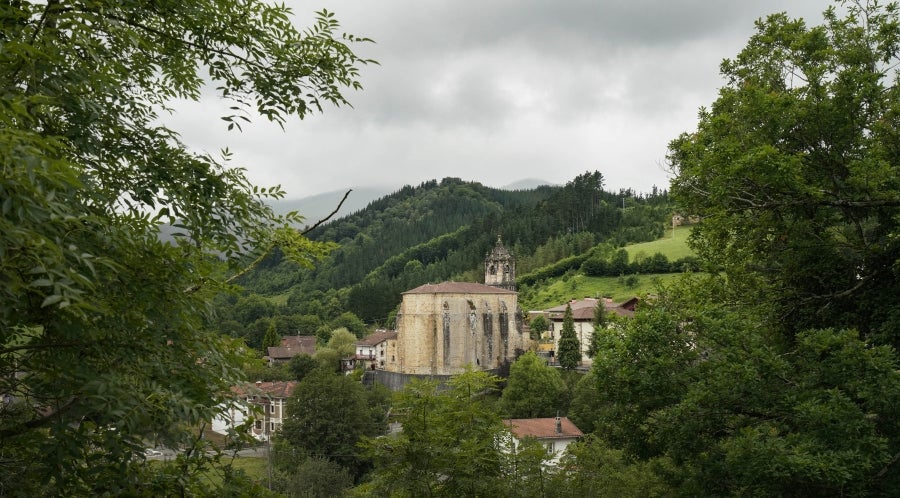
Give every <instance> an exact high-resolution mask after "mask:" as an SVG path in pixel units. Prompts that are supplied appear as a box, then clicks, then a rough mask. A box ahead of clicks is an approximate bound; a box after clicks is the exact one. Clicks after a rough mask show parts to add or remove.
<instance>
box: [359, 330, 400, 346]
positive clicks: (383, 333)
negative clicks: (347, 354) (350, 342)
mask: <svg viewBox="0 0 900 498" xmlns="http://www.w3.org/2000/svg"><path fill="white" fill-rule="evenodd" d="M396 338H397V331H396V330H376V331H375V332H373V333H371V334H369V335H367V336H365V337H363V338H362V339H360V340H358V341H356V345H357V346H374V345H376V344H379V343H381V342H384V341H387V340H389V339H396Z"/></svg>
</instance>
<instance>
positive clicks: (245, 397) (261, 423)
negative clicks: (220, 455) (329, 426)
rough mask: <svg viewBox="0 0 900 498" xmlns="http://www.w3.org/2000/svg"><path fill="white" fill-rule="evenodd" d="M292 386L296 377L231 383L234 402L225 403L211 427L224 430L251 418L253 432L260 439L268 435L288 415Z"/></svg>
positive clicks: (294, 384)
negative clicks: (281, 379) (289, 379)
mask: <svg viewBox="0 0 900 498" xmlns="http://www.w3.org/2000/svg"><path fill="white" fill-rule="evenodd" d="M295 387H297V381H288V382H259V381H257V382H256V383H255V384H246V385H243V386H235V387H233V388H232V392H233V393H234V394H235V399H234V402H233V403H231V404H230V405H228V406H226V407H224V409H223V411H222V413H220V414H219V415H217V416H216V418H214V419H213V420H212V424H211V425H212V430H213V431H215V432H218V433H219V434H227V433H228V430H229V429H232V428H234V427H237V426H240V425H242V424H244V423H245V422H246V421H247V420H248V418H250V419H251V420H252V426H251V427H250V431H251V433H252V434H253V436H254V437H255V438H257V439H260V440H266V439H268V438H269V436H270V435H271V434H272V433H274V432H276V431H277V430H278V429H280V428H281V424H282V423H283V422H284V419H285V418H286V416H287V409H286V407H287V401H288V399H289V398H290V397H291V395H292V394H294V388H295ZM254 408H258V409H259V411H255V410H254Z"/></svg>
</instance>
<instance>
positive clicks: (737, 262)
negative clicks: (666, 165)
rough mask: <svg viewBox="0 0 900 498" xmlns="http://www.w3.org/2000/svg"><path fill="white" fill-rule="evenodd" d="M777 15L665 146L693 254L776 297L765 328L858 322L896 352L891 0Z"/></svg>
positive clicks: (896, 106)
mask: <svg viewBox="0 0 900 498" xmlns="http://www.w3.org/2000/svg"><path fill="white" fill-rule="evenodd" d="M841 3H842V4H844V6H845V7H846V11H847V13H848V15H847V17H846V18H845V19H841V18H839V17H838V16H837V13H836V11H835V10H834V8H829V9H828V10H827V11H826V12H825V22H824V25H821V26H815V27H807V26H806V24H805V23H804V22H803V20H792V19H789V18H788V17H787V16H786V15H784V14H776V15H772V16H769V17H768V18H767V19H764V20H762V19H761V20H759V21H758V22H757V26H756V28H757V33H756V34H755V35H754V36H753V37H752V38H751V39H750V41H749V43H748V44H747V46H746V48H744V50H742V51H741V53H740V54H739V55H738V56H737V57H736V58H734V59H731V60H726V61H724V62H723V63H722V66H721V69H722V74H723V76H724V78H725V80H726V85H725V86H724V87H723V88H722V89H721V90H720V91H719V97H718V99H717V100H716V101H715V102H714V103H713V105H712V107H711V108H710V109H708V110H707V109H704V110H702V111H701V113H700V120H699V123H698V125H697V130H696V131H694V132H692V133H685V134H683V135H682V136H680V137H679V138H677V139H676V140H674V141H673V142H672V143H671V144H670V154H669V159H670V161H671V164H672V167H673V168H674V170H675V172H676V173H677V176H676V178H675V179H674V181H673V182H672V194H673V196H674V197H675V198H676V201H677V202H678V203H679V205H680V207H681V209H682V210H683V212H687V213H690V214H694V215H698V216H700V217H701V219H702V222H701V223H699V224H698V225H695V227H694V229H693V231H692V235H691V239H692V242H693V246H694V248H695V250H696V251H698V253H699V254H700V255H701V256H703V257H705V258H706V259H707V260H708V261H711V262H713V263H714V264H716V265H718V266H719V267H720V268H722V269H723V270H724V271H726V272H727V273H728V274H729V275H730V277H732V278H734V279H736V280H746V279H756V280H758V281H759V283H760V284H762V285H764V287H761V288H758V289H756V291H755V292H752V293H747V294H746V299H745V300H755V299H758V297H759V296H760V295H762V294H766V295H772V296H774V297H775V299H773V300H772V301H771V304H772V305H773V306H774V308H775V309H774V310H773V313H772V315H771V316H772V318H773V321H772V324H773V325H781V326H785V327H795V330H799V329H802V328H804V327H832V326H833V327H845V326H850V327H854V328H858V329H859V330H860V332H861V333H863V335H864V336H865V337H868V338H872V339H873V340H875V341H877V342H879V343H884V344H891V345H893V346H894V347H895V348H898V347H900V334H898V330H900V306H898V304H900V266H898V265H897V264H896V263H897V261H898V259H900V237H898V224H897V220H898V216H900V147H898V145H897V144H898V143H900V86H898V85H897V81H898V74H900V73H898V67H897V65H896V64H895V61H896V60H897V58H898V56H900V41H898V40H900V29H898V13H897V6H896V4H895V3H889V4H887V5H884V6H883V5H881V4H880V3H878V2H875V1H860V2H841Z"/></svg>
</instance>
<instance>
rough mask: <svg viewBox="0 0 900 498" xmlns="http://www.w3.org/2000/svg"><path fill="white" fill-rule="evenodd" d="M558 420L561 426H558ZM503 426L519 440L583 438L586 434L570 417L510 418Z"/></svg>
mask: <svg viewBox="0 0 900 498" xmlns="http://www.w3.org/2000/svg"><path fill="white" fill-rule="evenodd" d="M557 420H558V421H559V424H558V425H557ZM503 424H504V425H506V426H508V427H509V428H510V430H511V431H512V433H513V435H514V436H516V437H517V438H519V439H522V438H525V437H533V438H535V439H568V438H576V437H581V436H583V435H584V433H582V432H581V429H579V428H578V427H576V426H575V424H574V423H572V421H571V420H569V418H568V417H549V418H509V419H504V420H503Z"/></svg>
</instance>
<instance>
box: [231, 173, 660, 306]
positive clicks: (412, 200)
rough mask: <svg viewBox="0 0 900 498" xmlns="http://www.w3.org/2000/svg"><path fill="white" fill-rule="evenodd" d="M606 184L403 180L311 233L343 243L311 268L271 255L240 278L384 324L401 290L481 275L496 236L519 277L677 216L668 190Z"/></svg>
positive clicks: (651, 234)
mask: <svg viewBox="0 0 900 498" xmlns="http://www.w3.org/2000/svg"><path fill="white" fill-rule="evenodd" d="M602 182H603V179H602V176H601V175H600V174H599V173H597V172H594V173H585V174H584V175H580V176H578V177H576V178H575V179H574V180H572V181H571V182H569V183H567V184H566V185H565V186H560V187H551V186H539V187H536V188H533V189H523V190H515V191H507V190H502V189H495V188H490V187H486V186H484V185H482V184H480V183H476V182H464V181H462V180H459V179H456V178H445V179H443V180H441V181H440V182H438V181H437V180H432V181H429V182H425V183H422V184H421V185H419V186H417V187H412V186H405V187H403V188H401V189H400V190H398V191H396V192H394V193H391V194H389V195H386V196H384V197H381V198H379V199H376V200H373V201H372V202H370V203H369V204H368V205H367V206H366V207H365V208H363V209H361V210H358V211H356V212H354V213H352V214H349V215H346V216H343V217H341V218H339V219H336V220H332V221H330V222H328V223H326V224H325V225H323V226H321V227H319V228H317V229H316V230H313V231H312V232H310V234H309V236H310V238H313V239H315V240H327V241H333V242H337V243H338V244H339V245H340V247H339V248H338V249H337V250H335V251H334V252H333V254H332V255H331V256H330V257H329V258H328V259H327V260H326V261H323V262H321V263H320V264H319V265H318V266H317V267H316V268H315V269H313V270H304V269H300V268H298V267H296V266H295V265H293V264H291V263H288V262H287V261H282V259H281V258H280V255H279V254H274V255H273V256H272V257H270V258H268V259H267V260H266V261H264V262H263V263H262V264H261V265H260V266H259V267H258V268H257V269H256V270H255V271H253V272H251V273H250V274H249V275H248V276H246V277H245V278H244V279H243V280H242V282H241V284H242V285H244V286H245V287H246V288H248V289H249V290H251V291H253V292H256V293H262V294H269V295H273V294H285V293H287V294H289V297H288V298H287V305H288V306H289V307H291V308H292V309H293V310H294V312H295V313H300V314H309V313H316V314H318V313H319V312H320V311H321V309H322V308H326V309H341V310H350V311H352V312H353V313H355V314H356V315H357V316H359V317H360V318H362V319H363V320H365V321H367V322H370V323H371V322H376V321H377V322H381V323H384V321H385V320H386V319H387V317H388V315H389V314H390V312H391V310H392V309H394V307H395V306H396V304H397V303H398V302H399V299H400V293H402V292H403V291H405V290H408V289H410V288H412V287H415V286H417V285H420V284H423V283H427V282H437V281H442V280H448V279H457V280H474V281H477V280H480V279H481V278H482V276H481V274H480V272H481V264H482V261H483V258H484V255H485V254H486V252H487V251H489V250H490V249H491V248H492V247H493V245H494V243H495V242H496V240H497V237H498V236H501V237H502V239H503V241H504V244H505V245H506V246H507V247H508V248H509V249H511V250H512V252H513V254H515V255H516V257H517V258H518V260H519V273H520V275H521V274H522V273H523V272H527V271H530V270H531V269H534V268H538V267H540V266H542V265H546V264H549V263H552V262H555V261H556V260H558V259H561V258H565V257H567V256H572V255H574V254H579V253H581V252H584V251H586V250H588V249H590V248H591V247H593V246H594V245H596V244H597V243H599V242H608V243H610V244H612V245H613V246H620V245H623V244H624V243H626V242H636V241H646V240H653V239H655V238H657V237H659V236H661V235H662V230H663V227H664V222H665V220H667V219H668V216H669V215H670V214H671V208H670V206H669V205H668V198H667V196H666V195H665V193H662V194H661V195H656V196H651V197H644V196H638V197H635V196H633V195H631V193H630V192H619V193H615V194H614V193H610V192H606V191H604V190H603V189H602ZM326 313H327V311H326Z"/></svg>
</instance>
